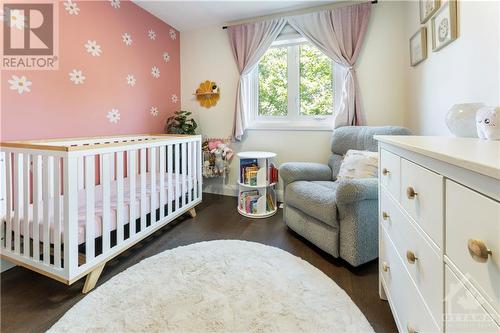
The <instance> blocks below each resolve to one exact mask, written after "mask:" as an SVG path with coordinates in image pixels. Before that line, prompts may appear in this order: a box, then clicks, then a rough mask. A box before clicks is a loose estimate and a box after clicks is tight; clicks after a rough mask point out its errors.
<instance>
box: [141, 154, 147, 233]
mask: <svg viewBox="0 0 500 333" xmlns="http://www.w3.org/2000/svg"><path fill="white" fill-rule="evenodd" d="M140 160H141V163H140V170H141V171H140V174H141V231H143V230H144V229H146V149H144V148H143V149H141V152H140Z"/></svg>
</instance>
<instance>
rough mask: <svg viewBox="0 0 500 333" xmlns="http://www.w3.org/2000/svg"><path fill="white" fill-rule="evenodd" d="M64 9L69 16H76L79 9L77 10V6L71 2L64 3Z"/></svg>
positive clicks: (69, 0) (70, 0)
mask: <svg viewBox="0 0 500 333" xmlns="http://www.w3.org/2000/svg"><path fill="white" fill-rule="evenodd" d="M64 9H66V11H67V12H68V14H69V15H78V13H79V12H80V8H78V5H77V4H76V3H74V2H73V0H67V1H65V2H64Z"/></svg>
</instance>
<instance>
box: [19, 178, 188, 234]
mask: <svg viewBox="0 0 500 333" xmlns="http://www.w3.org/2000/svg"><path fill="white" fill-rule="evenodd" d="M164 176H165V178H164V179H165V181H164V186H163V189H160V180H159V177H160V174H159V173H157V174H156V186H155V193H153V195H154V196H155V200H154V207H151V175H150V174H149V173H147V174H146V200H145V202H144V207H143V209H144V211H145V214H148V213H150V212H151V211H152V210H153V211H156V209H158V208H159V202H160V190H162V191H163V193H164V195H165V202H166V203H168V199H167V198H168V187H169V186H168V182H167V179H168V177H167V176H168V173H165V174H164ZM140 178H141V177H140V175H137V176H136V180H135V184H136V186H135V209H134V211H135V216H134V217H133V220H134V221H135V220H136V219H138V218H140V217H141V183H140ZM184 179H186V190H187V191H191V190H192V189H193V188H194V184H195V180H194V179H193V181H192V182H190V183H191V186H189V185H190V184H189V182H188V181H187V176H184V175H179V181H176V175H175V174H172V183H173V184H172V189H173V193H172V196H171V198H172V200H174V199H175V198H180V197H181V195H182V190H181V187H182V185H181V184H182V181H183V180H184ZM123 192H124V194H123V199H124V203H123V206H124V209H123V224H127V223H128V222H129V221H130V218H129V217H130V179H129V178H128V177H127V178H124V179H123ZM110 195H111V198H110V208H111V209H110V230H116V225H117V218H116V217H117V214H116V213H117V182H116V181H112V182H111V183H110ZM94 200H95V204H94V209H95V216H94V238H97V237H100V236H102V227H103V225H102V215H103V187H102V185H96V186H95V187H94ZM60 202H61V209H60V211H61V212H62V209H63V208H62V207H63V206H62V205H63V202H62V198H61V200H60ZM43 206H44V204H43V202H41V203H40V205H39V207H40V215H39V216H40V219H42V220H41V221H39V233H38V235H39V239H40V241H44V232H43ZM53 206H54V204H53V198H51V199H50V207H51V211H50V215H49V230H50V231H49V235H50V242H51V243H53V240H54V215H53V208H52V207H53ZM151 208H153V209H151ZM29 212H30V213H29V215H30V220H29V235H30V237H33V204H30V208H29ZM61 221H62V218H61ZM23 226H24V221H23V220H21V226H20V228H21V230H20V233H21V235H24V230H23ZM12 227H13V223H12ZM85 233H86V190H85V189H81V190H79V191H78V244H82V243H85V239H86V237H85ZM63 240H64V226H63V225H62V223H61V242H63Z"/></svg>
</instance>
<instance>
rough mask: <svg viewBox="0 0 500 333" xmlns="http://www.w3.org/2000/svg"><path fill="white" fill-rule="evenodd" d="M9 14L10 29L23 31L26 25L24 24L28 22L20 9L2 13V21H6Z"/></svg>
mask: <svg viewBox="0 0 500 333" xmlns="http://www.w3.org/2000/svg"><path fill="white" fill-rule="evenodd" d="M9 14H10V27H11V28H16V29H19V30H21V29H23V28H24V25H25V24H24V22H25V21H26V18H25V17H24V14H23V13H22V12H21V11H20V10H18V9H12V10H6V11H5V12H4V11H2V21H5V20H6V16H7V15H9Z"/></svg>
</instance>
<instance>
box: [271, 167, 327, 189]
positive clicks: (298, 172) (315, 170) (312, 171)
mask: <svg viewBox="0 0 500 333" xmlns="http://www.w3.org/2000/svg"><path fill="white" fill-rule="evenodd" d="M279 173H280V176H281V179H283V183H284V186H286V185H288V184H290V183H293V182H295V181H298V180H332V169H330V167H329V166H328V165H326V164H321V163H309V162H288V163H283V164H282V165H281V167H280V171H279Z"/></svg>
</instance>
